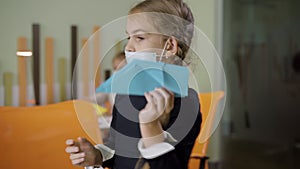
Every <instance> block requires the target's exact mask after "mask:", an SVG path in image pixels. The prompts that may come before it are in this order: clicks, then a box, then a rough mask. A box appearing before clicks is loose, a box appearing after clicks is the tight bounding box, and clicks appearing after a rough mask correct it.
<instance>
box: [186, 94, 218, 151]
mask: <svg viewBox="0 0 300 169" xmlns="http://www.w3.org/2000/svg"><path fill="white" fill-rule="evenodd" d="M223 97H224V92H223V91H217V92H212V93H200V94H199V100H200V105H201V113H202V125H201V131H200V134H199V136H198V138H197V141H196V142H195V145H194V148H193V150H192V154H191V156H192V157H205V156H206V152H207V147H208V143H209V137H210V136H211V133H212V128H213V125H214V123H215V115H216V109H217V106H218V103H219V102H220V100H221V99H222V98H223Z"/></svg>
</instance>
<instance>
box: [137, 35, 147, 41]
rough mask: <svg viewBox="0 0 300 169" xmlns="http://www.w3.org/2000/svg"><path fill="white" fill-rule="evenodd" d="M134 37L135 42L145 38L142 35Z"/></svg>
mask: <svg viewBox="0 0 300 169" xmlns="http://www.w3.org/2000/svg"><path fill="white" fill-rule="evenodd" d="M135 39H136V41H137V42H139V41H142V40H144V39H145V38H144V37H142V36H136V37H135Z"/></svg>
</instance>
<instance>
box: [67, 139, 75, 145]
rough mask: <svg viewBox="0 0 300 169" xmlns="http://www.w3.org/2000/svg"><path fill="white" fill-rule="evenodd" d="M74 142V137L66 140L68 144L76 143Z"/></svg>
mask: <svg viewBox="0 0 300 169" xmlns="http://www.w3.org/2000/svg"><path fill="white" fill-rule="evenodd" d="M74 143H75V141H74V140H73V139H68V140H66V145H68V146H72V145H74Z"/></svg>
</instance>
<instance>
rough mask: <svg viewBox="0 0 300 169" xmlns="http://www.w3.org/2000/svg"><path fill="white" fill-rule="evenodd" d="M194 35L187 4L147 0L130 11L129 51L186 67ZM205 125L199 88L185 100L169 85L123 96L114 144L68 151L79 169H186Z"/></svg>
mask: <svg viewBox="0 0 300 169" xmlns="http://www.w3.org/2000/svg"><path fill="white" fill-rule="evenodd" d="M193 31H194V19H193V15H192V12H191V10H190V8H189V7H188V6H187V5H186V3H184V2H182V0H145V1H142V2H140V3H139V4H137V5H136V6H134V7H133V8H132V9H131V10H130V11H129V16H128V18H127V26H126V33H127V34H128V43H127V45H126V47H125V51H126V52H130V53H131V52H136V55H138V53H139V52H142V51H143V52H145V51H146V52H155V53H156V54H157V55H158V56H160V60H161V58H162V56H164V59H162V60H163V61H164V62H167V63H170V64H182V62H180V61H182V60H183V59H185V56H186V54H187V52H188V49H189V46H190V44H191V40H192V37H193ZM126 57H127V56H126ZM147 83H148V82H147ZM149 83H151V82H149ZM201 121H202V119H201V113H200V105H199V100H198V94H197V93H196V92H195V91H194V90H193V89H189V90H188V96H187V97H183V98H178V97H176V98H175V97H174V94H173V93H172V92H171V91H170V90H168V89H166V88H164V87H161V88H156V89H155V90H153V91H151V92H147V93H145V95H144V96H132V95H130V96H125V95H117V96H116V99H115V105H114V108H113V120H112V123H111V129H110V137H109V139H108V142H107V143H105V144H104V145H96V146H93V145H92V144H91V143H90V142H89V141H87V140H86V139H85V138H80V137H79V138H78V141H75V140H72V139H69V140H67V141H66V144H67V148H66V152H67V153H69V154H70V159H71V161H72V163H73V164H74V165H77V166H102V167H110V168H113V169H133V168H140V167H141V166H143V164H144V163H147V164H148V165H149V166H150V168H155V169H160V168H164V169H174V168H180V169H185V168H187V166H188V160H189V157H190V154H191V151H192V148H193V145H194V142H195V140H196V138H197V136H198V134H199V132H200V125H201Z"/></svg>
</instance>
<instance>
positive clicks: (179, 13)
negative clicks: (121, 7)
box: [129, 0, 194, 60]
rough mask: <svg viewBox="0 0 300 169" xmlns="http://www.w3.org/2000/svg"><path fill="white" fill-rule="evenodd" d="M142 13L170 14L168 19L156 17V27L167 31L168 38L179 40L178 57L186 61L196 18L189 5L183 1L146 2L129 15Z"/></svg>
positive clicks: (137, 6) (133, 9)
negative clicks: (172, 37)
mask: <svg viewBox="0 0 300 169" xmlns="http://www.w3.org/2000/svg"><path fill="white" fill-rule="evenodd" d="M141 12H151V13H152V12H155V13H160V14H168V16H166V17H163V16H162V15H160V16H154V17H153V20H154V21H153V22H155V24H154V25H159V26H156V27H157V29H158V30H163V31H166V30H167V32H168V33H167V35H168V36H174V37H175V38H176V39H177V40H178V52H177V55H178V56H179V57H180V58H181V59H182V60H183V59H185V57H186V54H187V52H188V50H189V46H190V45H191V41H192V38H193V34H194V17H193V14H192V11H191V9H190V8H189V7H188V6H187V4H186V3H184V2H183V1H182V0H145V1H142V2H140V3H139V4H137V5H136V6H134V7H133V8H132V9H131V10H130V11H129V14H134V13H141ZM170 16H173V17H170ZM174 16H175V17H174ZM170 20H171V21H170ZM166 23H167V24H166ZM163 31H162V32H163Z"/></svg>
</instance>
